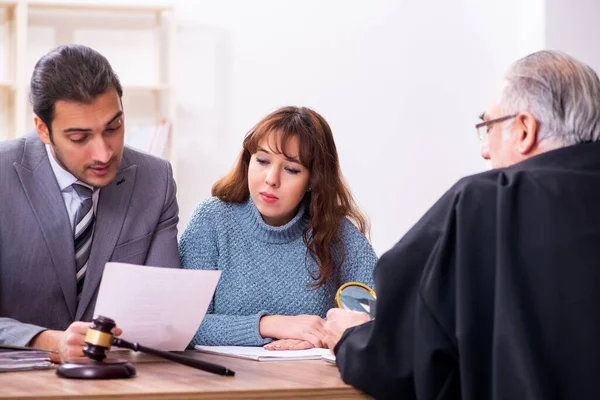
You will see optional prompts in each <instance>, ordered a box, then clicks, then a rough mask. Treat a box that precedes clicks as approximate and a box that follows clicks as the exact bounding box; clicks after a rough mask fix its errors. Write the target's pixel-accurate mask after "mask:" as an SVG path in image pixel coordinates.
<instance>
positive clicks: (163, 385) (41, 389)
mask: <svg viewBox="0 0 600 400" xmlns="http://www.w3.org/2000/svg"><path fill="white" fill-rule="evenodd" d="M186 354H189V355H191V356H193V357H195V358H199V359H201V360H206V361H210V362H214V363H217V364H221V365H224V366H226V367H228V368H230V369H232V370H234V371H235V373H236V375H235V376H234V377H225V376H219V375H214V374H211V373H208V372H204V371H200V370H197V369H193V368H190V367H186V366H184V365H179V364H175V363H172V362H169V361H163V360H161V359H159V358H156V357H153V356H149V355H145V354H139V353H132V354H125V355H124V354H119V357H121V358H127V359H129V360H130V361H131V362H133V363H134V365H135V367H136V370H137V376H136V377H135V378H132V379H120V380H74V379H64V378H59V377H58V376H56V374H55V370H54V369H51V370H43V371H23V372H2V373H0V399H84V398H85V399H96V400H97V399H114V398H117V397H118V398H120V399H148V400H153V399H286V398H288V399H291V398H294V399H303V398H310V399H324V398H327V399H358V398H367V396H366V395H365V394H364V393H362V392H360V391H358V390H356V389H354V388H352V387H351V386H348V385H346V384H345V383H344V382H342V380H341V378H340V373H339V372H338V370H337V368H336V367H335V366H334V365H332V364H329V363H327V362H325V361H320V360H314V361H269V362H258V361H251V360H243V359H239V358H232V357H224V356H216V355H209V354H202V353H198V352H195V351H187V352H186Z"/></svg>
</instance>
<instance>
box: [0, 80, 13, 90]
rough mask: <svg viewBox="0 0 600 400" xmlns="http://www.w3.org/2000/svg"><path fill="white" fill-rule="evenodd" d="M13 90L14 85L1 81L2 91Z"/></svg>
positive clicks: (0, 87) (0, 88)
mask: <svg viewBox="0 0 600 400" xmlns="http://www.w3.org/2000/svg"><path fill="white" fill-rule="evenodd" d="M5 89H13V83H12V82H10V81H3V80H0V90H5Z"/></svg>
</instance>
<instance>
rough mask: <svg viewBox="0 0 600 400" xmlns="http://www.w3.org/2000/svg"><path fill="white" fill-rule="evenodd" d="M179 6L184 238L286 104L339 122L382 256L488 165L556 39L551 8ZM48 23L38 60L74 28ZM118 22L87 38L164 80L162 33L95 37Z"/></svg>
mask: <svg viewBox="0 0 600 400" xmlns="http://www.w3.org/2000/svg"><path fill="white" fill-rule="evenodd" d="M106 1H109V0H106ZM114 1H115V2H118V0H114ZM140 1H141V2H142V0H140ZM152 1H153V0H145V1H143V2H144V3H148V2H152ZM549 1H550V0H549ZM552 1H557V0H552ZM564 1H565V4H566V0H564ZM589 1H590V3H591V2H592V1H593V0H589ZM157 2H161V0H158V1H157ZM173 3H174V4H175V6H176V14H177V18H178V25H179V26H178V38H177V49H176V50H177V63H178V68H177V77H178V81H177V84H176V93H177V99H178V106H177V108H178V109H177V112H178V121H177V126H178V138H177V153H178V160H177V162H176V164H177V165H176V166H177V170H178V176H177V180H178V186H179V194H178V198H179V204H180V217H181V223H180V232H181V230H183V229H184V228H185V226H186V224H187V222H188V219H189V217H190V215H191V213H192V211H193V209H194V207H195V205H196V204H197V203H198V202H200V201H201V200H202V199H204V198H206V197H207V196H209V193H210V187H211V185H212V184H213V183H214V181H215V180H216V179H218V178H219V177H220V176H222V175H223V174H224V173H225V172H227V170H228V169H229V168H230V167H231V166H232V165H233V163H234V161H235V157H236V155H237V154H238V152H239V150H240V146H241V142H242V138H243V136H244V134H245V133H246V132H247V131H248V130H249V129H250V128H251V127H252V126H253V125H254V124H255V123H257V122H258V121H259V120H260V119H261V118H262V117H263V116H264V115H266V114H268V113H269V112H271V111H273V110H274V109H275V108H277V107H280V106H283V105H289V104H293V105H303V106H308V107H312V108H314V109H315V110H317V111H318V112H319V113H321V114H322V115H323V116H324V117H325V118H326V119H327V120H328V121H329V123H330V124H331V126H332V129H333V132H334V136H335V139H336V142H337V145H338V151H339V154H340V157H341V163H342V170H343V172H344V174H345V176H346V179H347V181H348V183H349V184H350V187H351V189H352V190H353V192H354V194H355V197H356V199H357V200H358V203H359V204H360V206H361V207H362V208H363V209H364V210H365V211H366V212H367V214H368V215H369V216H370V220H371V224H372V240H373V244H374V246H375V249H376V251H377V252H378V253H379V254H381V253H382V252H383V251H385V250H387V249H388V248H390V247H391V246H392V245H393V244H394V243H395V242H396V241H397V240H398V239H399V238H400V237H401V236H402V235H403V234H404V233H405V232H406V231H407V230H408V229H409V228H410V227H411V226H412V225H413V224H414V223H415V222H416V221H417V219H418V218H419V217H420V216H421V215H422V214H423V213H424V212H425V211H426V210H427V209H428V208H429V207H430V206H431V205H432V204H433V202H434V201H435V200H436V199H437V198H438V197H440V196H441V194H442V193H443V192H444V191H445V190H446V189H447V188H448V187H449V186H450V185H451V184H452V183H454V182H455V181H456V180H457V179H458V178H460V177H461V176H463V175H466V174H470V173H475V172H478V171H481V170H483V169H484V168H486V164H485V163H484V162H483V161H482V160H481V159H480V157H479V145H478V142H477V139H476V135H475V130H474V128H473V125H474V124H475V123H476V122H477V116H478V115H479V113H480V112H481V111H483V110H484V109H485V107H486V106H487V103H488V100H489V98H490V97H491V94H492V91H493V89H494V88H495V87H496V86H497V85H498V84H499V83H500V80H501V76H502V74H503V72H504V71H505V70H506V68H507V67H508V65H509V63H510V62H512V61H514V60H515V59H517V58H518V57H521V56H523V55H525V54H527V53H529V52H532V51H535V50H538V49H540V48H542V47H543V45H544V35H545V29H544V22H545V10H544V5H545V0H521V1H520V0H504V1H503V0H485V1H484V0H428V1H408V0H406V1H404V0H395V1H392V0H387V1H386V0H370V1H364V0H303V1H300V2H299V1H288V0H252V1H247V0H203V1H192V0H173ZM35 18H36V17H33V19H34V21H33V22H35V23H36V25H37V27H36V28H34V29H32V30H31V32H30V35H29V38H28V42H29V45H30V46H31V47H32V48H33V49H34V50H33V52H32V57H31V62H33V61H34V60H35V59H36V58H37V57H39V54H37V53H38V52H40V51H41V49H42V48H43V47H44V48H45V47H47V46H48V43H47V42H48V41H49V40H52V41H54V42H60V41H61V38H64V37H65V33H64V25H63V24H61V25H62V26H63V28H61V29H59V30H58V31H56V32H52V31H48V29H47V26H51V24H46V23H45V20H44V19H43V18H39V17H38V18H37V19H35ZM59 18H60V17H59ZM111 20H112V19H111V18H105V17H102V18H96V21H95V22H93V23H92V25H93V26H92V27H91V28H88V32H87V33H82V32H79V33H77V34H76V35H75V37H77V38H79V39H80V40H85V42H82V43H83V44H88V45H93V46H94V47H96V48H98V50H100V51H101V52H104V53H105V54H106V55H107V57H108V58H109V60H111V62H112V63H113V66H114V67H115V69H116V71H117V73H119V74H120V75H121V76H122V77H123V78H124V80H125V78H127V79H128V80H131V79H129V78H131V77H133V78H139V77H143V76H146V75H148V76H150V77H152V76H153V73H152V71H153V69H154V68H153V65H152V60H151V59H150V60H149V61H148V60H144V59H143V57H144V54H145V53H144V52H142V51H140V49H141V48H143V47H144V46H146V45H148V41H150V42H151V41H152V37H151V36H148V35H144V34H143V33H140V34H135V33H133V30H129V31H123V32H121V33H117V34H108V35H107V34H104V33H102V32H101V31H100V30H98V31H97V32H96V31H94V29H96V27H99V28H101V27H102V25H103V24H113V22H111ZM102 21H104V22H102ZM90 29H91V30H92V31H91V32H90V31H89V30H90ZM115 35H117V36H116V37H115ZM88 41H89V42H88ZM92 42H93V43H92ZM132 52H136V54H138V53H139V54H138V55H137V56H136V58H137V62H133V63H132V62H130V61H128V60H131V58H130V56H131V55H132ZM33 53H36V54H33ZM42 53H43V51H42ZM136 104H138V106H140V105H141V104H143V103H137V102H136ZM127 112H128V119H127V123H128V124H130V122H131V117H132V115H131V114H132V113H133V110H131V109H130V108H128V109H127Z"/></svg>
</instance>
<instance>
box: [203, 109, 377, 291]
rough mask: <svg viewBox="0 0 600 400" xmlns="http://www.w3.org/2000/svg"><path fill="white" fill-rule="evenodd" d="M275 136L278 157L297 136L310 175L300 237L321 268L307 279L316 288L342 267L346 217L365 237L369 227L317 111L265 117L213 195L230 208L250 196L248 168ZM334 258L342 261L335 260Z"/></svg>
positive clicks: (287, 111) (279, 112) (291, 111)
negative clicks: (265, 142) (266, 141)
mask: <svg viewBox="0 0 600 400" xmlns="http://www.w3.org/2000/svg"><path fill="white" fill-rule="evenodd" d="M273 134H276V135H278V137H277V140H275V141H274V142H276V143H277V149H272V150H273V151H274V152H276V153H277V154H282V153H283V154H284V155H285V156H286V157H290V155H288V154H285V153H284V150H282V149H286V143H287V141H288V140H289V139H290V138H292V137H296V138H297V139H298V143H299V152H300V154H299V156H300V162H301V163H302V164H303V165H304V167H306V168H307V169H308V171H309V173H310V188H311V190H310V191H308V192H306V194H305V196H304V199H303V201H304V202H305V203H306V204H307V205H308V207H307V212H308V215H309V217H310V222H309V223H308V225H307V226H306V228H305V229H304V232H303V234H302V237H303V239H304V244H305V245H306V248H307V254H310V255H311V256H312V258H313V259H314V260H315V262H316V263H317V266H318V267H319V272H318V275H317V276H315V275H314V274H313V273H312V272H311V271H309V274H310V275H311V277H312V278H313V279H314V280H315V281H316V282H315V283H313V284H311V286H313V287H320V286H322V285H324V284H325V282H326V281H327V279H329V278H330V277H332V276H333V274H334V273H336V272H338V269H339V268H340V267H341V265H342V264H343V262H344V259H345V249H344V244H343V241H342V237H341V235H342V232H341V230H342V221H343V218H348V219H349V220H350V221H352V222H353V223H354V224H355V225H356V227H357V228H358V229H359V230H360V232H362V233H363V234H364V235H368V229H369V227H368V222H367V220H366V217H365V216H364V215H363V213H362V212H361V211H360V210H359V208H358V207H357V205H356V203H355V202H354V199H353V198H352V193H351V192H350V190H349V189H348V187H347V186H346V184H345V183H344V179H343V177H342V172H341V169H340V163H339V159H338V154H337V149H336V147H335V142H334V140H333V134H332V133H331V128H330V127H329V124H328V123H327V121H325V119H324V118H323V117H322V116H321V115H319V114H318V113H317V112H315V111H313V110H311V109H309V108H306V107H283V108H280V109H278V110H276V111H274V112H272V113H271V114H269V115H267V116H266V117H265V118H264V119H263V120H262V121H260V122H259V123H258V124H257V125H256V126H255V127H254V128H252V129H251V130H250V132H248V134H247V135H246V137H245V138H244V143H243V148H242V152H241V153H240V156H239V158H238V161H237V163H236V165H235V167H234V168H233V170H232V171H231V172H230V173H229V174H227V175H226V176H224V177H223V178H221V179H219V180H218V181H217V182H216V183H215V184H214V185H213V187H212V195H213V196H216V197H218V198H219V199H221V200H222V201H225V202H228V203H242V202H244V201H246V200H247V199H248V198H249V196H250V190H249V188H248V166H249V164H250V158H251V157H252V155H253V154H254V153H256V152H257V150H258V145H259V143H260V142H261V141H262V140H263V139H264V138H266V137H268V136H269V135H273ZM335 254H338V255H340V256H338V257H336V256H335Z"/></svg>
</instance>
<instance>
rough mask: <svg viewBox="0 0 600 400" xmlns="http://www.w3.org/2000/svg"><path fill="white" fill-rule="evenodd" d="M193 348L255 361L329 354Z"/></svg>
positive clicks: (233, 347)
mask: <svg viewBox="0 0 600 400" xmlns="http://www.w3.org/2000/svg"><path fill="white" fill-rule="evenodd" d="M195 349H196V350H198V351H201V352H203V353H210V354H218V355H222V356H229V357H237V358H246V359H248V360H255V361H296V360H320V359H322V358H323V356H329V355H331V352H330V351H329V350H328V349H308V350H265V349H263V348H262V347H246V346H199V345H198V346H196V347H195Z"/></svg>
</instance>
